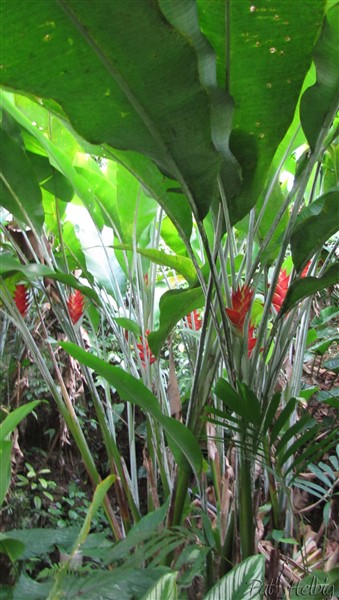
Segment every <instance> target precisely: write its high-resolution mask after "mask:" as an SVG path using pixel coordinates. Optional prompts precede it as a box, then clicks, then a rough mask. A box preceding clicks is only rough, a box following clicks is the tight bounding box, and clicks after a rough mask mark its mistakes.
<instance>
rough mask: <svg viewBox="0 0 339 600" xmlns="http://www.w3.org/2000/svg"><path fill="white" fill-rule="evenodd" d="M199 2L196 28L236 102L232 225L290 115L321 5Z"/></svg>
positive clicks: (258, 185)
mask: <svg viewBox="0 0 339 600" xmlns="http://www.w3.org/2000/svg"><path fill="white" fill-rule="evenodd" d="M198 7H199V17H200V24H201V28H202V31H203V33H204V34H205V35H206V36H207V37H208V39H209V40H210V42H211V44H212V46H213V47H214V49H215V50H216V53H217V70H218V80H219V84H221V85H225V80H226V77H227V80H228V83H229V87H230V91H231V94H232V97H233V99H234V102H235V112H234V124H233V131H232V136H231V150H232V152H233V153H234V154H235V156H236V158H237V160H238V161H239V162H240V165H241V167H242V169H243V172H242V176H243V190H242V192H241V194H240V195H239V196H238V197H236V198H234V199H232V200H231V202H229V204H230V214H231V221H232V222H233V223H235V222H237V221H239V220H240V219H241V218H242V217H243V216H244V215H246V214H247V212H248V211H249V210H250V208H252V207H253V206H254V204H255V203H256V201H257V199H258V196H259V194H260V193H261V192H262V189H263V183H264V181H265V178H266V175H267V172H268V169H269V167H270V163H271V161H272V159H273V156H274V154H275V151H276V149H277V147H278V144H279V143H280V141H281V140H282V138H283V137H284V135H285V133H286V131H287V129H288V127H289V125H290V123H291V121H292V119H293V114H294V111H295V108H296V104H297V100H298V96H299V93H300V90H301V87H302V83H303V80H304V78H305V75H306V73H307V71H308V69H309V67H310V63H311V52H312V48H313V45H314V42H315V40H316V36H317V34H318V30H319V28H320V25H321V21H322V17H323V12H324V2H323V0H316V1H313V2H310V3H308V5H307V11H305V5H304V3H303V2H298V1H295V2H293V1H291V2H280V1H279V0H257V1H255V2H254V1H253V2H245V1H244V0H242V1H239V2H237V1H232V2H230V3H228V2H226V1H225V0H213V2H209V1H208V0H198ZM227 7H229V11H228V12H225V11H226V9H227ZM226 16H227V23H228V25H227V27H225V17H226ZM301 23H302V26H301ZM226 31H229V35H230V39H229V40H228V39H227V40H226ZM227 44H228V45H229V51H228V50H227V48H228V46H227ZM225 49H226V50H225Z"/></svg>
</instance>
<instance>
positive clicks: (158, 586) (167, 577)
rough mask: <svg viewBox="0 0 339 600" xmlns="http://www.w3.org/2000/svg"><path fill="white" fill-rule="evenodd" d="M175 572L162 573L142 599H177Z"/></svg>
mask: <svg viewBox="0 0 339 600" xmlns="http://www.w3.org/2000/svg"><path fill="white" fill-rule="evenodd" d="M176 579H177V574H176V573H164V575H162V577H160V579H159V580H158V581H157V582H156V583H155V584H154V586H153V587H152V588H151V589H150V590H149V591H148V592H147V594H145V596H143V597H142V600H159V598H161V600H177V598H178V595H177V586H176Z"/></svg>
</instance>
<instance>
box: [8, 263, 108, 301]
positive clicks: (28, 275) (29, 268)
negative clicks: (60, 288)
mask: <svg viewBox="0 0 339 600" xmlns="http://www.w3.org/2000/svg"><path fill="white" fill-rule="evenodd" d="M17 272H20V273H22V274H23V275H24V277H25V279H27V280H28V281H35V280H37V279H40V278H42V277H50V278H51V279H56V280H57V281H61V282H62V283H64V284H65V285H68V286H70V287H71V288H74V289H76V290H79V291H80V292H81V293H82V294H84V295H85V296H88V297H89V298H91V299H92V300H96V301H97V300H98V296H97V294H96V292H95V291H94V290H93V289H92V288H90V287H88V286H86V285H82V284H80V283H79V281H78V279H77V278H76V277H74V275H68V274H67V273H61V271H53V269H50V268H49V267H47V266H46V265H41V264H27V265H22V264H21V263H19V262H18V261H17V260H15V258H13V257H12V256H10V255H9V254H2V255H1V261H0V275H1V276H2V277H3V278H4V279H6V277H9V276H10V275H12V274H13V273H17Z"/></svg>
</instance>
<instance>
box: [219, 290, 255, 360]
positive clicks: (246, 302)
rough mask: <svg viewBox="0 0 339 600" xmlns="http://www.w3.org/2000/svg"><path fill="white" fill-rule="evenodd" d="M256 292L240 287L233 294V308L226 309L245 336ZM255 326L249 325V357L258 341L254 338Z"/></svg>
mask: <svg viewBox="0 0 339 600" xmlns="http://www.w3.org/2000/svg"><path fill="white" fill-rule="evenodd" d="M253 294H254V291H253V290H252V289H251V288H250V287H249V286H247V285H244V286H242V287H238V289H237V290H236V291H235V292H232V308H226V313H227V316H228V318H229V320H230V321H231V323H232V324H233V325H234V327H235V328H236V329H237V330H238V331H239V332H240V333H241V334H243V329H244V323H245V319H246V316H247V313H248V311H249V310H250V308H251V303H252V298H253ZM253 334H254V325H252V323H251V322H250V323H249V325H248V346H247V349H248V357H250V356H251V354H252V352H253V348H254V346H255V344H256V341H257V339H256V338H255V337H254V335H253Z"/></svg>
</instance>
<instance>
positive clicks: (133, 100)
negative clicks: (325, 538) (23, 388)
mask: <svg viewBox="0 0 339 600" xmlns="http://www.w3.org/2000/svg"><path fill="white" fill-rule="evenodd" d="M301 4H302V3H298V2H294V3H293V2H287V3H284V4H282V3H280V4H278V3H276V2H274V1H273V0H258V1H257V2H256V3H255V5H254V4H253V5H251V4H250V3H248V2H245V1H243V2H239V1H236V0H214V1H213V2H212V3H211V2H208V1H207V0H180V2H176V1H175V2H170V1H169V0H157V1H156V2H153V1H151V0H143V1H140V2H132V1H130V0H125V1H124V2H122V1H121V2H120V1H112V2H111V1H109V2H107V1H106V2H101V0H99V1H98V2H96V3H94V4H93V3H91V2H87V1H84V0H82V1H81V2H77V1H76V0H74V1H73V0H67V1H66V0H65V1H64V0H62V1H60V2H57V1H54V0H53V1H52V0H51V1H50V2H48V3H46V2H43V1H42V0H37V1H36V2H35V3H34V4H31V3H21V2H19V1H18V2H17V1H16V0H15V1H13V0H12V1H11V3H10V4H9V3H7V2H4V11H3V13H4V23H5V25H4V30H5V31H6V35H5V36H4V37H5V39H4V44H3V63H4V68H3V69H2V71H1V83H2V85H3V90H2V109H3V112H2V148H3V159H2V164H3V171H2V179H1V204H2V207H3V210H2V213H1V231H2V233H1V236H2V237H1V241H2V250H1V255H0V273H1V292H2V306H1V314H2V319H3V322H4V323H7V324H8V327H11V328H12V327H13V328H14V327H15V328H16V329H17V331H18V332H19V333H20V335H21V337H22V340H23V342H24V344H25V346H26V348H27V351H28V356H29V359H30V360H31V361H32V362H34V363H36V365H37V367H38V369H39V370H40V373H41V377H42V378H43V379H44V381H45V384H46V385H47V387H48V389H49V392H50V398H51V402H52V401H54V402H55V403H56V406H57V407H58V410H59V412H60V415H61V417H62V419H63V420H64V422H65V425H66V427H67V429H68V431H69V434H70V436H71V437H72V440H73V442H74V444H75V445H76V446H77V448H78V450H79V452H80V454H81V457H82V460H83V463H84V466H85V468H86V470H87V473H88V477H89V479H90V481H91V482H92V484H93V489H94V490H96V491H95V496H94V498H95V499H94V501H93V502H94V504H95V506H97V503H98V498H100V501H102V502H103V506H104V509H105V514H106V518H107V521H108V525H109V527H110V535H111V536H112V538H113V541H112V539H111V540H109V541H107V540H106V542H107V544H110V549H109V551H107V548H106V546H105V557H104V556H103V554H100V552H99V554H98V555H97V556H98V557H99V559H98V560H100V561H101V563H100V569H103V570H104V569H109V567H110V565H112V564H114V561H118V564H119V565H120V566H121V563H120V562H119V561H122V562H124V561H125V562H126V564H125V566H126V568H128V569H132V568H138V569H140V570H142V571H144V572H145V574H147V572H148V573H149V577H150V580H149V588H151V587H152V585H154V586H155V587H154V590H156V589H157V591H154V594H156V593H157V594H158V597H160V596H159V593H160V592H159V589H162V587H161V586H165V588H166V586H168V590H169V591H168V596H163V597H168V598H172V597H173V598H174V597H176V596H175V594H176V593H177V587H179V590H180V593H181V592H182V593H185V590H186V589H189V587H190V586H193V584H194V581H195V580H196V579H197V578H199V577H200V578H201V586H202V588H203V590H204V593H206V594H207V595H206V596H205V597H206V598H213V597H218V596H217V594H219V595H220V597H225V596H222V594H225V590H231V591H229V595H227V596H226V597H227V598H231V597H233V595H230V594H236V585H235V584H234V582H236V581H237V577H238V576H239V578H240V579H241V581H242V584H243V585H244V586H245V588H246V590H247V592H246V593H248V594H250V592H251V593H252V592H253V588H251V586H250V581H254V580H257V581H260V582H262V581H263V561H262V559H261V557H257V556H255V555H257V554H258V553H261V554H262V555H264V556H265V557H266V558H267V560H268V565H269V575H268V577H269V580H272V581H273V580H277V578H279V577H281V578H282V580H281V585H282V587H284V586H286V587H287V586H288V585H291V584H292V582H295V581H296V580H297V581H299V580H301V579H302V577H303V575H304V574H305V573H307V572H308V570H309V569H311V568H312V564H311V562H310V561H309V559H308V555H307V551H306V549H305V548H304V543H303V542H304V539H303V532H302V531H300V527H299V520H298V519H297V516H296V511H295V505H294V493H295V489H296V488H297V487H298V486H299V488H300V486H301V485H302V481H303V473H304V472H305V470H307V469H308V468H310V469H311V471H312V469H313V473H314V472H317V473H318V476H319V471H317V466H316V465H317V463H318V462H319V461H321V460H322V459H323V456H324V454H325V453H326V452H329V453H331V452H332V454H333V451H334V449H335V448H336V445H337V444H338V432H337V428H336V424H335V421H334V420H333V422H331V423H330V427H329V428H328V427H327V428H326V431H325V430H324V428H323V426H322V423H321V422H318V421H317V420H316V419H315V418H314V417H312V416H311V415H310V414H309V411H308V410H307V407H306V408H305V398H308V397H309V396H308V395H307V392H305V390H303V389H302V372H303V360H304V355H305V351H306V348H307V345H308V344H309V341H310V337H309V323H310V320H311V319H313V318H314V315H313V308H312V297H313V296H314V295H315V294H318V293H319V292H321V291H322V290H325V289H329V288H332V287H333V286H335V285H336V284H338V282H339V277H338V263H337V262H336V256H337V247H338V237H337V218H336V217H337V215H338V189H337V173H338V146H337V131H338V129H337V128H338V120H337V109H338V106H337V89H338V69H337V65H336V52H337V24H338V5H335V6H334V5H333V3H332V2H328V3H327V4H326V3H325V2H323V1H322V0H314V1H313V2H312V3H310V6H309V9H308V11H306V12H305V11H304V7H303V6H301ZM301 18H302V19H303V28H302V30H301V25H300V19H301ZM23 28H24V29H25V36H24V37H23V36H22V34H21V33H20V32H21V31H22V29H23ZM52 57H53V59H52ZM312 59H313V62H312ZM282 104H283V110H282V109H281V106H282ZM328 241H329V242H330V244H329V246H328V250H326V252H325V251H324V245H325V243H327V242H328ZM335 316H336V313H335V310H333V311H332V312H331V315H330V318H333V317H334V318H335ZM314 341H315V338H313V342H314ZM332 341H335V340H332ZM46 353H48V356H49V360H50V364H51V365H52V368H51V367H50V365H48V364H47V362H46V360H45V358H44V355H45V354H46ZM84 389H85V391H86V394H85V397H84V394H83V391H84ZM81 398H82V401H81V402H80V399H81ZM90 406H91V408H93V410H94V414H95V421H96V423H97V428H98V431H99V435H100V440H101V446H102V448H103V449H104V451H105V457H106V461H105V465H104V467H103V466H102V464H100V465H99V464H98V460H97V459H96V457H95V454H94V452H93V449H92V448H91V445H90V440H89V439H88V436H87V434H86V429H85V427H84V424H83V415H84V414H85V415H86V411H87V412H89V407H90ZM123 436H125V437H126V438H127V439H128V451H127V453H125V454H126V455H122V452H121V442H122V437H123ZM73 442H72V443H73ZM322 464H325V463H322ZM314 465H315V466H314ZM314 469H315V471H314ZM325 471H326V469H325ZM321 473H323V471H321ZM332 473H333V470H332ZM103 474H104V475H103ZM106 475H107V477H108V478H109V479H105V481H104V482H102V481H101V480H102V477H103V476H105V477H106ZM108 481H109V484H110V486H111V488H110V492H109V493H107V492H108V487H109V486H108V484H107V482H108ZM144 481H146V491H145V486H143V482H144ZM105 482H106V483H105ZM329 483H330V490H331V491H330V496H331V498H333V497H334V495H335V486H336V482H335V481H334V480H333V478H331V481H330V482H329ZM306 487H307V486H306ZM313 489H315V488H313ZM98 490H100V492H98ZM332 494H333V496H332ZM325 496H326V491H325ZM113 498H114V505H113ZM113 506H114V508H113ZM327 510H328V512H327V517H326V518H327V524H328V523H329V522H330V520H331V516H330V512H331V504H330V506H329V508H328V509H327ZM88 515H89V516H88V521H85V525H84V528H85V529H83V530H82V532H83V533H84V531H85V530H86V535H83V537H82V538H81V542H79V538H78V542H76V543H75V545H74V547H73V550H74V551H75V548H76V546H79V547H80V546H81V545H82V544H83V543H85V538H86V537H87V534H88V533H89V528H90V521H91V518H92V516H91V510H90V509H89V512H88ZM144 523H146V525H143V524H144ZM147 523H148V525H147ZM80 537H81V534H80ZM74 539H75V538H74ZM74 539H73V540H72V543H73V542H74ZM21 541H22V542H23V543H24V536H23V537H21ZM106 542H105V544H106ZM138 544H140V545H141V548H142V553H141V554H142V555H140V552H139V553H138V551H137V546H138ZM293 549H294V550H295V552H294V550H293ZM293 552H294V554H295V553H296V552H299V554H300V560H299V562H298V565H297V568H296V571H295V572H294V573H292V567H291V564H292V561H291V563H290V565H289V566H288V567H287V566H286V565H287V564H288V563H287V562H286V561H288V560H289V559H292V557H293V556H294V554H293ZM99 555H100V556H99ZM93 557H94V563H93V570H94V574H91V575H89V576H88V577H89V579H88V585H89V586H94V585H95V586H100V584H99V580H100V577H102V572H101V571H100V573H99V572H97V573H95V570H96V566H98V565H95V552H93ZM126 557H127V558H126ZM133 557H134V563H133V560H132V558H133ZM283 559H284V560H283ZM326 560H327V555H326V552H325V560H324V561H323V563H325V562H326ZM247 561H249V562H247ZM284 561H285V562H284ZM193 563H195V567H196V568H194V566H193V567H192V564H193ZM294 564H296V562H294ZM235 565H238V566H235ZM330 566H331V565H330V563H328V564H327V567H328V568H330ZM232 567H233V568H234V567H235V570H232ZM153 568H155V569H160V571H161V569H164V570H163V571H161V572H160V571H159V572H158V571H155V572H154V573H152V569H153ZM237 569H240V570H239V571H236V570H237ZM259 572H260V574H259V575H258V573H259ZM239 573H241V575H240V574H239ZM255 573H257V578H256V577H255ZM237 574H238V575H237ZM52 575H54V580H53V581H54V583H53V585H52V584H51V582H49V584H48V585H47V586H45V587H44V588H39V589H40V592H39V593H40V594H44V593H45V591H43V590H47V589H48V593H49V594H50V595H49V596H48V597H50V598H52V597H55V598H56V597H68V596H67V595H66V596H65V594H66V591H65V590H66V589H68V587H69V585H70V584H69V582H68V583H67V586H66V587H65V586H64V584H63V581H64V577H66V570H65V568H64V567H62V566H61V567H58V568H57V569H56V572H55V573H52ZM156 575H159V577H160V578H163V579H161V582H160V583H159V582H158V583H156V580H157V577H156ZM114 576H116V577H117V579H116V581H117V585H120V583H119V581H118V575H117V574H115V575H114V573H109V572H107V577H108V579H107V582H105V583H103V584H102V585H103V586H108V584H111V583H114ZM145 576H146V575H145ZM24 577H26V576H24ZM90 577H92V579H90ZM176 578H177V579H176ZM176 580H177V584H176V583H175V581H176ZM25 581H26V583H27V580H25ZM133 581H134V580H133ZM231 581H233V583H230V582H231ZM217 582H219V583H217ZM233 584H234V585H233ZM20 585H21V588H19V589H20V590H21V589H22V586H23V580H22V581H21V583H20ZM41 585H43V584H41ZM51 585H52V587H51ZM131 585H132V584H131ZM157 585H158V586H160V587H158V588H156V586H157ZM215 585H217V586H221V587H219V588H218V587H217V588H215V587H213V586H215ZM48 586H49V587H48ZM232 586H233V587H232ZM132 587H133V586H132ZM132 587H131V589H129V591H126V594H127V595H126V598H127V597H128V598H132V597H133V595H132V594H133V591H131V590H132ZM165 588H164V589H165ZM35 589H36V590H38V588H37V587H36V588H35ZM88 589H90V590H93V588H91V587H89V588H88ZM51 590H52V591H51ZM53 590H54V591H53ZM98 590H100V587H99V588H98ZM209 590H210V591H209ZM213 590H214V592H213ZM260 590H262V587H261V588H260ZM144 591H147V590H146V589H145V590H144ZM73 592H74V595H73V596H72V597H77V595H76V594H78V595H79V596H80V595H81V594H82V596H81V597H86V596H84V593H85V592H84V590H83V589H81V586H80V587H79V586H78V588H75V587H74V590H73ZM17 593H19V592H17ZM86 593H87V594H90V593H93V591H92V592H91V591H88V590H87V591H86ZM98 593H99V592H98ZM105 593H107V594H108V593H109V592H106V588H105ZM138 593H141V592H140V591H139V592H138ZM161 593H163V592H161ZM256 593H257V596H254V595H253V594H252V596H250V595H249V596H248V597H251V598H252V597H258V598H260V597H262V596H263V592H262V591H259V590H257V592H256ZM51 594H52V595H51ZM53 594H54V596H53ZM58 594H59V595H58ZM62 594H64V595H62ZM128 594H129V595H128ZM171 594H172V595H171ZM213 594H214V595H213ZM244 594H245V592H244ZM277 594H278V591H277ZM14 597H15V596H14ZM88 597H89V596H88ZM93 597H94V596H91V598H93ZM105 597H106V596H105ZM107 597H112V598H113V596H110V595H107ZM149 597H153V596H152V593H151V591H150V592H149ZM154 597H155V596H154ZM180 597H181V596H180ZM234 597H237V596H236V595H234ZM244 597H245V596H244ZM145 598H146V596H145Z"/></svg>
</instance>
